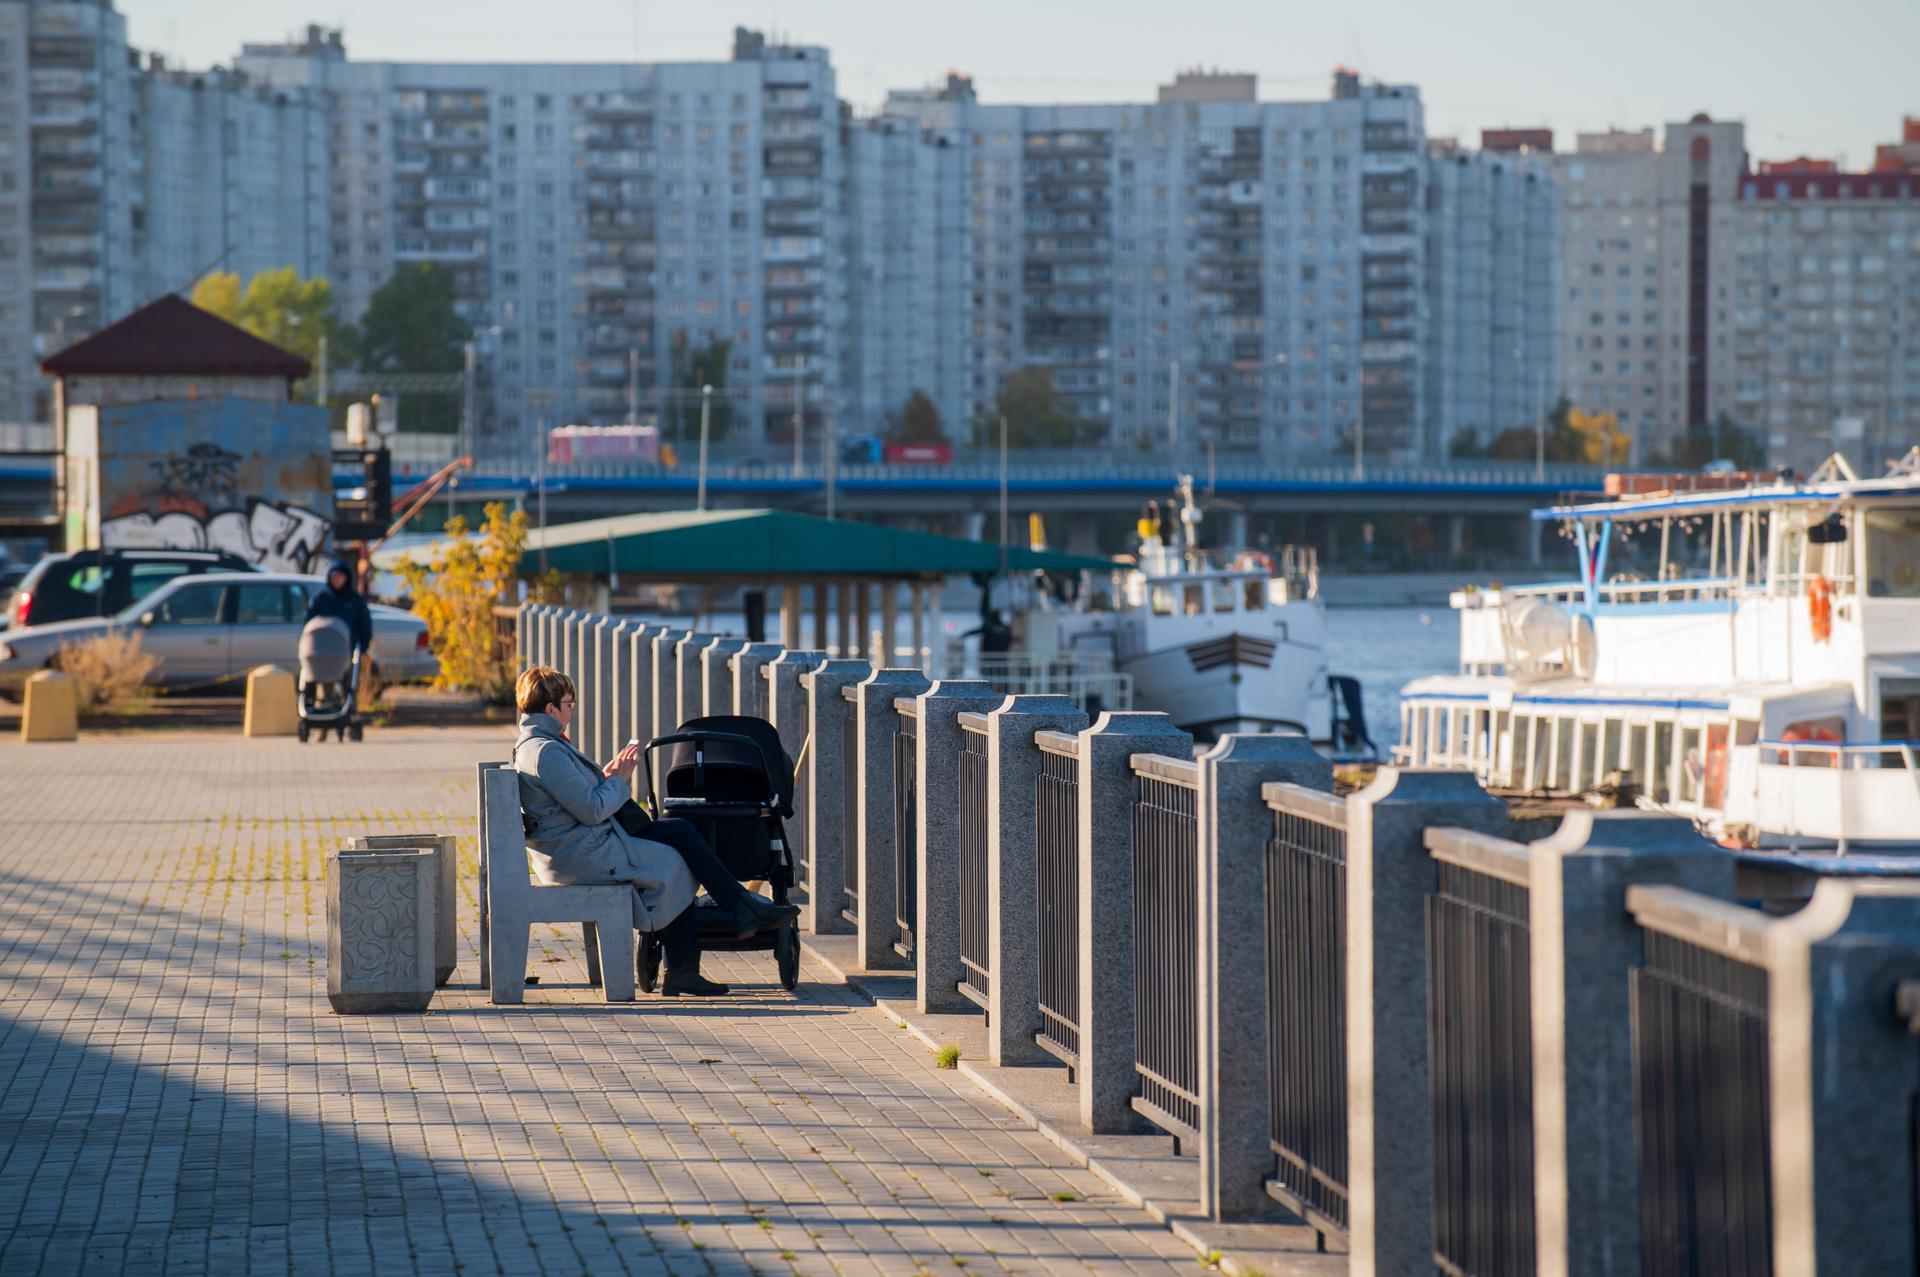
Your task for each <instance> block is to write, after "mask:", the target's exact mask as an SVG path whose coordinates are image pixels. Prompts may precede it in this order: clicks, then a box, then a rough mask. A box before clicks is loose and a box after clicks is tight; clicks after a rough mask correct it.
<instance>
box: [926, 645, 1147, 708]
mask: <svg viewBox="0 0 1920 1277" xmlns="http://www.w3.org/2000/svg"><path fill="white" fill-rule="evenodd" d="M944 668H946V669H947V670H948V671H951V672H952V676H953V677H955V678H978V679H985V680H986V681H987V682H989V683H992V684H993V685H994V686H995V687H996V688H999V689H1000V690H1001V691H1003V692H1006V693H1008V694H1009V695H1013V696H1064V697H1066V698H1067V699H1068V700H1071V701H1072V702H1073V703H1074V704H1076V705H1078V706H1080V708H1082V709H1084V710H1085V711H1086V712H1087V714H1088V716H1089V717H1095V718H1097V717H1098V716H1099V715H1100V712H1101V711H1102V710H1130V709H1132V708H1133V675H1131V674H1124V673H1121V672H1119V671H1118V670H1115V669H1114V668H1113V657H1112V656H1111V655H1110V654H1108V653H1106V652H1098V651H1086V652H1072V651H1070V652H1062V653H1060V654H1058V655H1056V656H1051V657H1034V656H1029V655H1025V654H1023V653H1019V652H980V651H975V650H970V649H969V647H968V644H967V641H966V640H965V639H963V638H955V639H950V640H948V643H947V663H946V666H945V667H944Z"/></svg>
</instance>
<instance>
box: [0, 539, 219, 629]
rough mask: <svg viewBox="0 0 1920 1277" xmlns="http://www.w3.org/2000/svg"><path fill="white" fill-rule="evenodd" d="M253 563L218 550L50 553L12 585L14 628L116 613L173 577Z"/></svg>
mask: <svg viewBox="0 0 1920 1277" xmlns="http://www.w3.org/2000/svg"><path fill="white" fill-rule="evenodd" d="M252 570H253V565H252V564H251V563H248V562H247V561H246V560H245V559H242V558H239V557H238V556H236V555H232V554H224V553H221V552H220V551H217V550H76V551H74V552H73V553H72V554H49V555H48V556H47V557H46V558H44V559H41V560H40V561H39V562H38V563H36V564H34V565H33V567H32V568H31V569H29V570H28V572H27V575H26V577H25V579H23V580H22V581H21V582H20V583H19V585H17V586H15V587H14V590H13V593H12V596H11V598H12V601H11V603H10V605H9V606H8V608H7V618H8V620H9V621H10V622H11V628H12V629H15V630H19V629H23V628H25V627H26V626H29V625H48V624H51V623H53V622H55V621H74V620H78V619H80V618H81V617H87V616H93V617H107V616H116V615H118V614H119V613H121V612H124V611H126V610H127V609H128V608H129V607H132V606H133V605H134V604H135V603H138V602H139V601H140V600H142V599H144V598H146V597H147V596H148V595H149V594H152V593H153V592H154V591H155V590H157V589H159V588H160V587H161V586H163V585H165V584H166V583H167V582H169V581H171V580H173V579H174V578H175V577H180V576H192V575H194V574H196V573H201V572H251V571H252Z"/></svg>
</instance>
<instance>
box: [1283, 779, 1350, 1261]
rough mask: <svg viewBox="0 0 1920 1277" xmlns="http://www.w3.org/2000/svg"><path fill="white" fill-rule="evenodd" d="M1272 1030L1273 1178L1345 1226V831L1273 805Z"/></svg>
mask: <svg viewBox="0 0 1920 1277" xmlns="http://www.w3.org/2000/svg"><path fill="white" fill-rule="evenodd" d="M1266 946H1267V1033H1268V1052H1267V1069H1268V1082H1267V1086H1268V1095H1269V1097H1270V1100H1271V1103H1270V1109H1271V1112H1272V1129H1271V1132H1270V1138H1271V1140H1272V1144H1273V1153H1274V1181H1275V1183H1276V1184H1277V1185H1278V1186H1279V1188H1280V1189H1281V1190H1282V1191H1283V1192H1284V1193H1285V1195H1287V1196H1289V1197H1291V1198H1293V1199H1294V1201H1295V1203H1296V1204H1297V1205H1298V1206H1299V1207H1300V1208H1301V1209H1302V1210H1303V1211H1305V1212H1306V1213H1308V1214H1309V1215H1314V1216H1318V1217H1320V1218H1321V1219H1323V1220H1324V1221H1325V1222H1327V1223H1329V1224H1331V1225H1333V1226H1334V1227H1336V1228H1338V1229H1340V1230H1341V1231H1342V1232H1344V1231H1345V1230H1346V1228H1347V831H1346V830H1345V829H1344V828H1343V827H1341V826H1338V825H1329V824H1323V823H1321V822H1320V821H1318V820H1314V819H1312V818H1311V817H1309V816H1305V815H1300V814H1296V813H1293V812H1284V811H1276V812H1274V813H1273V836H1272V838H1270V839H1269V840H1268V842H1267V934H1266Z"/></svg>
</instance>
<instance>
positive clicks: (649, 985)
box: [633, 935, 660, 993]
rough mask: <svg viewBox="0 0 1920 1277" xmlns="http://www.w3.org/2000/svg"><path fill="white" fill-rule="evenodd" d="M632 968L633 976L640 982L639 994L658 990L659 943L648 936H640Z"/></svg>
mask: <svg viewBox="0 0 1920 1277" xmlns="http://www.w3.org/2000/svg"><path fill="white" fill-rule="evenodd" d="M633 966H634V971H633V974H634V976H635V978H637V979H638V980H639V982H640V992H642V993H652V992H653V991H654V990H656V989H658V988H659V987H660V942H659V941H658V940H655V939H654V938H653V937H652V936H650V935H642V936H641V937H640V945H639V949H638V951H637V953H636V955H635V958H634V964H633Z"/></svg>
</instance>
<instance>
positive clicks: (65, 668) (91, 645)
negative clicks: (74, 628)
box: [57, 634, 160, 714]
mask: <svg viewBox="0 0 1920 1277" xmlns="http://www.w3.org/2000/svg"><path fill="white" fill-rule="evenodd" d="M57 664H58V665H59V667H60V671H61V673H63V674H65V675H66V676H67V677H68V678H70V679H72V680H73V699H74V704H75V705H76V707H77V708H78V709H79V711H80V712H81V713H82V714H99V713H104V712H106V711H108V710H121V709H131V708H133V707H135V706H138V705H142V704H145V703H146V702H147V700H148V699H150V698H151V697H152V695H153V690H152V689H151V688H149V687H148V686H147V678H148V676H149V675H151V674H152V673H153V671H154V669H155V667H157V666H158V665H159V664H160V658H159V657H157V656H154V655H152V654H151V653H148V652H143V651H141V650H140V636H139V635H138V634H99V635H95V636H94V637H93V638H90V639H84V640H82V641H81V642H78V643H63V644H61V645H60V655H59V658H58V661H57Z"/></svg>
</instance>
